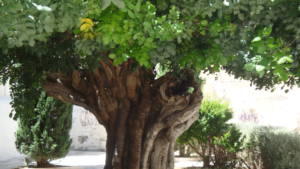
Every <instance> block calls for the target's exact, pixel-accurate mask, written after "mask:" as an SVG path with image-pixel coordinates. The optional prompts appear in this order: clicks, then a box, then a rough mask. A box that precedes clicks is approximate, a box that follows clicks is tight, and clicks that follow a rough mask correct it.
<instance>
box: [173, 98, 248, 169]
mask: <svg viewBox="0 0 300 169" xmlns="http://www.w3.org/2000/svg"><path fill="white" fill-rule="evenodd" d="M232 114H233V113H232V110H231V109H230V108H229V103H227V102H224V101H222V99H216V98H212V97H211V98H205V99H203V101H202V105H201V108H200V110H199V116H200V117H199V119H198V120H197V121H196V122H194V123H193V124H192V125H191V127H190V128H189V129H188V130H187V131H185V132H184V133H183V134H182V135H181V136H180V137H179V138H178V140H177V141H178V142H179V143H183V144H186V145H188V146H190V147H191V148H192V149H193V150H194V151H195V153H196V154H198V155H199V156H200V157H201V158H202V160H203V163H204V165H203V167H208V166H209V164H210V162H213V163H214V166H226V167H229V166H235V165H236V163H237V161H236V160H237V159H236V152H238V151H241V146H242V141H241V139H240V137H241V133H240V132H238V129H236V128H235V127H234V125H232V124H228V123H226V122H228V120H230V119H231V118H232Z"/></svg>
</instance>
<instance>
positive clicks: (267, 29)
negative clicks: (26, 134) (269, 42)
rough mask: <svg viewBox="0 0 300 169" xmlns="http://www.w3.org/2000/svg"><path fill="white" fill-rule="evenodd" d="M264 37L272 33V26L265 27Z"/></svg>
mask: <svg viewBox="0 0 300 169" xmlns="http://www.w3.org/2000/svg"><path fill="white" fill-rule="evenodd" d="M262 33H263V37H266V36H268V35H270V34H271V33H272V28H271V27H265V28H264V30H263V32H262Z"/></svg>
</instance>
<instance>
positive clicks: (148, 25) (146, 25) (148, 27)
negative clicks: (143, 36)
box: [143, 21, 151, 30]
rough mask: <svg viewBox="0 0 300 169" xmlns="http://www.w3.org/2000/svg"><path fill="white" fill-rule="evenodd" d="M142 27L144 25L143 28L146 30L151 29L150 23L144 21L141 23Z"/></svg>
mask: <svg viewBox="0 0 300 169" xmlns="http://www.w3.org/2000/svg"><path fill="white" fill-rule="evenodd" d="M143 25H144V27H145V29H146V30H147V29H150V28H151V23H149V22H147V21H145V22H144V23H143Z"/></svg>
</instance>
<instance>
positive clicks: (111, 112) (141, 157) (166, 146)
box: [44, 60, 203, 169]
mask: <svg viewBox="0 0 300 169" xmlns="http://www.w3.org/2000/svg"><path fill="white" fill-rule="evenodd" d="M130 69H131V60H129V61H128V62H124V63H123V64H121V65H119V66H116V67H115V66H113V63H112V61H111V60H109V61H108V62H107V63H105V62H104V61H101V68H99V69H95V70H93V71H91V70H81V71H77V70H75V69H74V70H73V73H72V75H71V76H64V75H63V74H61V73H56V74H51V73H50V72H48V73H47V82H46V84H45V86H44V88H45V90H46V91H47V94H48V96H52V97H54V98H57V99H59V100H61V101H64V102H68V103H71V104H74V105H78V106H81V107H84V108H85V109H87V110H89V111H90V112H91V113H93V114H94V115H95V117H96V118H97V120H98V122H99V123H100V124H102V125H103V126H104V127H105V128H106V131H107V143H106V165H105V167H104V168H105V169H112V168H114V169H172V168H174V152H173V147H174V143H175V141H176V139H177V138H178V137H179V136H180V134H182V133H183V132H184V131H185V130H187V129H188V128H189V126H190V125H191V124H192V123H193V122H194V121H195V120H197V119H198V109H199V107H200V105H201V101H202V98H203V96H202V92H201V90H200V87H199V85H198V84H197V82H195V81H194V78H193V73H192V72H191V71H189V70H186V71H185V72H184V74H185V77H186V78H185V79H182V80H179V81H178V80H177V79H176V78H174V77H171V76H169V74H166V75H165V76H163V77H161V78H159V79H155V78H154V73H153V71H151V70H146V69H145V68H143V67H141V68H138V69H137V70H136V71H135V72H134V73H132V74H131V73H130ZM189 87H194V91H193V93H189V92H187V90H188V89H189Z"/></svg>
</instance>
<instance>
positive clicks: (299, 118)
mask: <svg viewBox="0 0 300 169" xmlns="http://www.w3.org/2000/svg"><path fill="white" fill-rule="evenodd" d="M297 124H298V127H297V128H295V131H297V132H299V133H300V113H299V117H298V119H297Z"/></svg>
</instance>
